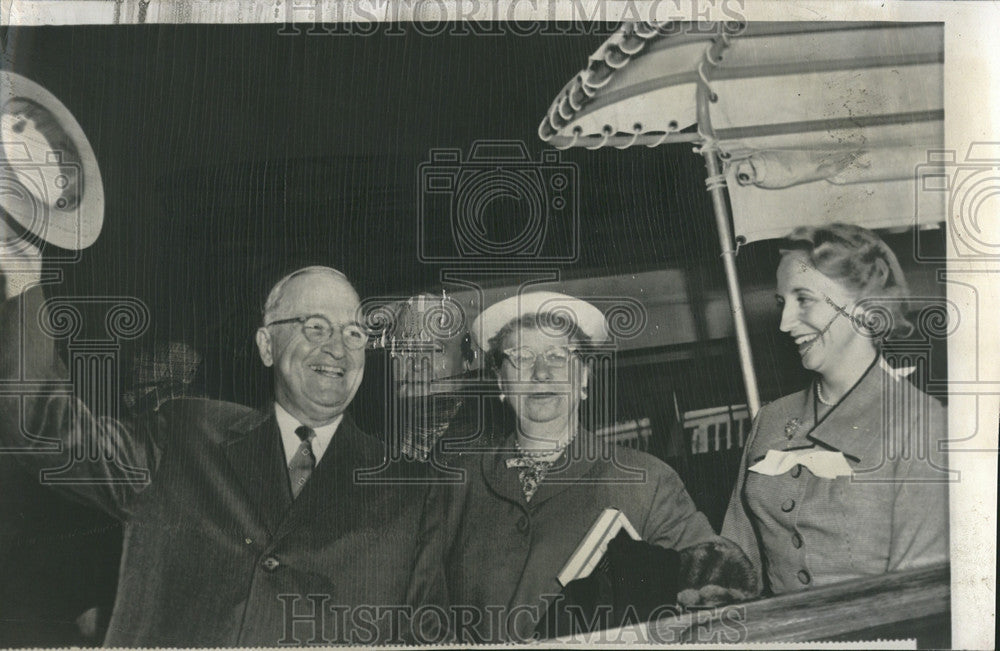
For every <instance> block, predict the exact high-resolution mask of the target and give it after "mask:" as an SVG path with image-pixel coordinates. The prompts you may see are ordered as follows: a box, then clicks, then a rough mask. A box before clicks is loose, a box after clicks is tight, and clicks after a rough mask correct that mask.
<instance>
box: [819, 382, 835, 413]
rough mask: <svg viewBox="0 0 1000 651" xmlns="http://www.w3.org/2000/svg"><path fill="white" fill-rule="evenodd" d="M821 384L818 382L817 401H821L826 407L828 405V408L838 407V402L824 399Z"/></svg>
mask: <svg viewBox="0 0 1000 651" xmlns="http://www.w3.org/2000/svg"><path fill="white" fill-rule="evenodd" d="M821 384H822V382H821V381H820V380H816V399H817V400H819V401H820V402H821V403H823V404H824V405H826V406H827V407H833V406H836V404H837V403H836V402H829V401H828V400H827V399H826V398H824V397H823V389H821V388H820V385H821Z"/></svg>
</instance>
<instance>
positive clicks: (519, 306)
mask: <svg viewBox="0 0 1000 651" xmlns="http://www.w3.org/2000/svg"><path fill="white" fill-rule="evenodd" d="M546 313H551V314H553V315H556V316H558V317H560V318H565V319H569V320H571V321H572V322H573V323H575V324H576V327H577V328H579V329H580V331H581V332H583V333H584V334H585V335H587V336H588V337H590V339H591V340H592V341H594V342H597V343H601V342H605V341H607V340H608V339H609V336H608V325H607V323H606V322H605V320H604V314H603V313H602V312H601V311H600V310H599V309H597V308H596V307H594V306H593V305H591V304H590V303H588V302H587V301H584V300H581V299H579V298H575V297H573V296H567V295H566V294H560V293H558V292H530V293H527V294H519V295H517V296H511V297H510V298H505V299H504V300H502V301H498V302H497V303H494V304H493V305H491V306H489V307H488V308H486V309H485V310H484V311H483V313H482V314H480V315H479V316H478V317H477V318H476V320H475V321H474V322H473V323H472V337H473V339H474V340H475V342H476V344H477V345H478V346H479V347H480V348H482V349H484V350H485V349H486V348H487V347H488V346H489V341H490V339H492V338H493V337H494V336H496V334H497V333H498V332H500V329H501V328H503V327H504V326H505V325H507V324H508V323H510V322H511V321H513V320H515V319H520V318H522V317H524V316H527V315H531V314H546Z"/></svg>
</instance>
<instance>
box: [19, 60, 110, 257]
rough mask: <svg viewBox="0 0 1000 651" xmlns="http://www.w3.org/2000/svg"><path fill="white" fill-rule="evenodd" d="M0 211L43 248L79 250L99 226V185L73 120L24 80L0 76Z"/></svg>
mask: <svg viewBox="0 0 1000 651" xmlns="http://www.w3.org/2000/svg"><path fill="white" fill-rule="evenodd" d="M0 209H2V210H3V211H4V212H5V213H7V214H9V215H10V216H11V217H12V218H13V219H14V221H16V222H17V223H18V224H20V225H21V226H22V227H23V228H25V229H26V230H28V231H30V232H32V233H34V234H35V235H37V236H39V237H41V238H42V239H43V240H45V241H46V242H49V243H51V244H55V245H56V246H58V247H61V248H64V249H70V250H79V249H84V248H86V247H88V246H90V245H91V244H93V243H94V241H95V240H96V239H97V236H98V235H100V233H101V226H102V225H103V224H104V184H103V182H102V181H101V171H100V169H99V168H98V166H97V158H96V157H95V156H94V150H93V148H92V147H91V146H90V142H89V141H88V140H87V136H86V135H85V134H84V133H83V129H82V128H80V125H79V123H78V122H77V121H76V118H74V117H73V114H72V113H70V112H69V109H67V108H66V107H65V106H64V105H63V103H62V102H60V101H59V100H58V99H57V98H56V96H55V95H53V94H52V93H50V92H49V91H47V90H45V89H44V88H42V87H41V86H39V85H38V84H36V83H35V82H33V81H31V80H30V79H25V78H24V77H22V76H20V75H18V74H15V73H13V72H3V71H0Z"/></svg>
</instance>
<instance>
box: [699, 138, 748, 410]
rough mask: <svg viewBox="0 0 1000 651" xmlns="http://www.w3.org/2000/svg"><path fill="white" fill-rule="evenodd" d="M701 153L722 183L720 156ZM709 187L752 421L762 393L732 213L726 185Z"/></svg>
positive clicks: (713, 176)
mask: <svg viewBox="0 0 1000 651" xmlns="http://www.w3.org/2000/svg"><path fill="white" fill-rule="evenodd" d="M701 153H702V155H703V156H704V157H705V166H706V167H707V168H708V178H709V181H712V180H713V179H723V178H724V177H723V176H722V171H721V169H720V165H719V155H718V152H717V151H716V150H715V149H714V148H712V147H705V148H703V149H702V152H701ZM708 186H709V193H710V194H711V195H712V207H713V208H714V212H715V227H716V230H717V231H718V233H719V246H720V247H721V248H722V264H723V266H724V268H725V270H726V288H727V289H728V290H729V305H730V306H731V308H732V311H733V323H734V325H735V326H736V345H737V348H738V349H739V354H740V368H741V370H742V371H743V384H744V385H745V386H746V390H747V408H748V409H749V410H750V418H754V417H755V416H756V415H757V412H758V411H759V410H760V392H759V391H758V390H757V375H756V373H755V372H754V366H753V353H752V352H751V350H750V332H749V331H748V330H747V320H746V312H744V310H743V295H742V294H741V293H740V279H739V277H738V276H737V275H736V249H735V248H734V247H733V231H732V229H731V228H730V227H729V210H728V209H727V208H726V196H725V194H724V192H725V187H726V185H725V181H724V180H718V181H716V182H710V183H709V184H708Z"/></svg>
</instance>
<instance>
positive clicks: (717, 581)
mask: <svg viewBox="0 0 1000 651" xmlns="http://www.w3.org/2000/svg"><path fill="white" fill-rule="evenodd" d="M758 594H760V584H759V581H758V580H757V573H756V572H755V571H754V568H753V565H752V564H751V563H750V561H749V559H747V557H746V554H744V553H743V550H742V549H740V548H739V546H738V545H736V544H735V543H733V542H730V541H729V540H726V539H725V538H719V539H717V540H715V541H713V542H707V543H701V544H698V545H692V546H691V547H686V548H684V549H682V550H681V552H680V592H679V594H678V595H677V600H678V602H679V603H680V604H682V605H683V606H722V605H724V604H729V603H733V602H736V601H745V600H747V599H752V598H753V597H756V596H757V595H758Z"/></svg>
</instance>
